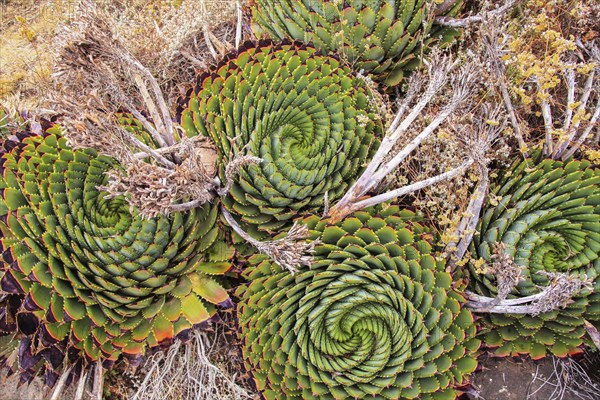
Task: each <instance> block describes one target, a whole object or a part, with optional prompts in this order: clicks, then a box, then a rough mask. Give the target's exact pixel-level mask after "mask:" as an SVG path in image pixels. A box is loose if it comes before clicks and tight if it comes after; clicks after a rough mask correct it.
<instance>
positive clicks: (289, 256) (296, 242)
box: [221, 206, 319, 275]
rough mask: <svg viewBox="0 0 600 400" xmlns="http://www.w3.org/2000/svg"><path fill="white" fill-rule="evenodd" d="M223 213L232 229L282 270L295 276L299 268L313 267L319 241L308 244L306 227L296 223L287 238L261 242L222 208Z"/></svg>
mask: <svg viewBox="0 0 600 400" xmlns="http://www.w3.org/2000/svg"><path fill="white" fill-rule="evenodd" d="M221 212H222V213H223V216H224V217H225V220H226V221H227V223H228V224H229V226H231V228H232V229H233V230H234V231H235V232H236V233H237V234H238V235H240V236H241V237H242V239H244V240H245V241H247V242H248V243H250V244H251V245H252V246H254V247H256V249H257V250H258V251H260V252H261V253H263V254H266V255H267V256H269V257H270V258H271V259H272V260H273V261H274V262H276V263H277V264H279V266H281V267H282V268H285V269H287V270H288V271H290V273H291V274H292V275H293V274H294V273H295V272H297V271H298V268H299V267H301V266H303V265H305V266H309V265H311V263H312V261H313V258H312V253H313V251H314V249H315V246H317V245H318V244H319V240H313V241H310V242H307V241H306V240H305V239H306V238H307V237H308V228H307V227H306V226H305V225H300V224H298V223H294V225H293V226H292V228H290V230H289V231H288V233H287V234H286V235H285V237H283V238H281V239H275V240H273V241H269V242H261V241H259V240H256V239H254V238H253V237H252V236H250V235H249V234H248V233H246V232H245V231H244V230H243V229H242V228H241V227H240V225H239V224H238V222H237V221H236V220H235V218H233V216H232V215H231V214H230V213H229V211H227V210H226V209H225V207H223V206H221Z"/></svg>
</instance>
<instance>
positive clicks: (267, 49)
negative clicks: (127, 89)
mask: <svg viewBox="0 0 600 400" xmlns="http://www.w3.org/2000/svg"><path fill="white" fill-rule="evenodd" d="M178 114H179V118H180V121H181V125H182V126H183V127H184V129H185V131H186V132H187V134H188V135H190V136H194V135H204V136H207V137H210V138H211V139H212V140H213V141H214V143H215V144H216V146H217V151H218V153H219V154H218V157H219V160H218V165H219V167H218V168H219V178H220V179H221V181H222V182H226V181H227V180H228V179H229V178H231V177H232V178H233V184H232V186H231V190H230V191H229V193H228V194H227V196H225V197H223V200H222V202H223V204H224V206H225V208H226V209H227V210H228V211H229V212H230V213H231V214H232V215H233V216H234V217H235V218H236V219H237V220H238V221H239V222H240V223H241V224H242V226H243V227H244V229H246V230H247V231H248V232H250V233H251V234H254V236H258V237H260V235H261V234H262V235H263V236H264V234H265V233H268V234H269V235H271V234H278V233H280V232H281V230H283V229H285V228H287V227H289V226H290V225H291V221H292V219H293V218H295V217H296V216H297V215H299V214H303V213H308V212H320V211H318V210H321V211H322V209H323V207H324V205H325V203H326V201H327V200H329V202H330V203H331V202H333V201H335V200H336V199H338V198H340V197H341V196H342V195H343V194H344V193H345V192H346V190H347V189H348V188H349V187H350V185H351V184H352V183H353V181H354V180H355V179H356V178H357V177H358V176H359V175H360V173H361V171H362V169H363V164H365V162H366V161H367V160H368V159H369V156H370V155H372V154H373V153H374V151H375V150H376V147H377V145H378V143H379V142H378V140H377V137H380V136H381V135H382V131H383V127H382V123H381V120H380V118H378V117H377V116H376V107H375V106H374V105H373V104H372V103H371V102H370V98H369V88H368V87H367V86H366V84H365V82H364V81H362V80H361V79H359V78H357V77H355V76H354V75H352V73H351V72H350V70H349V69H347V68H343V67H341V66H340V63H339V61H338V60H336V59H335V58H334V57H328V56H320V55H318V54H317V51H316V50H315V49H314V48H310V47H306V46H304V45H301V44H298V43H289V42H283V43H279V44H273V43H271V42H269V41H261V42H259V43H257V44H255V43H251V42H248V43H246V44H245V45H244V46H242V47H241V48H240V49H238V51H237V53H235V54H231V55H230V56H228V57H227V58H225V60H223V61H222V62H221V63H220V64H219V65H218V66H217V68H216V69H215V71H214V72H212V73H206V74H203V75H200V76H199V77H198V80H197V84H196V86H195V88H193V89H191V90H190V91H189V93H188V95H187V97H186V98H184V99H181V100H180V102H179V112H178ZM248 155H250V156H255V157H259V158H261V159H262V162H260V163H254V164H250V165H245V166H242V167H241V168H240V169H239V173H237V174H230V175H229V176H228V172H227V166H228V165H229V163H231V162H232V161H234V160H236V158H239V157H242V156H248ZM261 232H262V233H261Z"/></svg>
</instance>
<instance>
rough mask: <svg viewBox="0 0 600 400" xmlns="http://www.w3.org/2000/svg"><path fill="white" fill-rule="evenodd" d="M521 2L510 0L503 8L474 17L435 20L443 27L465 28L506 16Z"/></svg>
mask: <svg viewBox="0 0 600 400" xmlns="http://www.w3.org/2000/svg"><path fill="white" fill-rule="evenodd" d="M518 2H519V0H510V1H508V2H506V3H505V4H504V5H503V6H501V7H498V8H496V9H494V10H492V11H482V12H481V13H479V14H477V15H473V16H470V17H467V18H461V19H457V18H452V17H437V18H436V19H435V23H436V24H438V25H442V26H447V27H450V28H465V27H467V26H469V25H471V24H475V23H480V22H484V21H487V20H489V19H490V18H492V17H497V16H500V15H502V14H505V13H506V12H507V11H509V10H510V9H511V8H513V7H514V6H515V5H516V4H517V3H518Z"/></svg>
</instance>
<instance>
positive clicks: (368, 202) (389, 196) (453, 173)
mask: <svg viewBox="0 0 600 400" xmlns="http://www.w3.org/2000/svg"><path fill="white" fill-rule="evenodd" d="M471 165H473V160H472V159H468V160H467V161H465V162H463V163H462V164H461V165H460V166H458V167H456V168H454V169H452V170H450V171H448V172H444V173H443V174H440V175H437V176H434V177H431V178H428V179H424V180H422V181H419V182H416V183H413V184H410V185H407V186H403V187H401V188H398V189H394V190H391V191H389V192H385V193H382V194H380V195H377V196H373V197H369V198H367V199H365V200H361V201H357V202H355V203H353V204H352V205H351V206H350V212H354V211H357V210H362V209H364V208H367V207H371V206H374V205H377V204H380V203H383V202H386V201H389V200H393V199H395V198H397V197H400V196H405V195H407V194H410V193H414V192H416V191H418V190H421V189H424V188H426V187H428V186H431V185H435V184H436V183H439V182H443V181H447V180H450V179H452V178H455V177H457V176H458V175H460V174H462V173H463V172H464V171H465V170H466V169H468V168H469V167H470V166H471Z"/></svg>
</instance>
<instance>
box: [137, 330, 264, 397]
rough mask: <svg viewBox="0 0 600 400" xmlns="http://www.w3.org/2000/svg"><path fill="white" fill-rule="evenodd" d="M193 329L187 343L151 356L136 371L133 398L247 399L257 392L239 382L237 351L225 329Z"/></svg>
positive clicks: (181, 343)
mask: <svg viewBox="0 0 600 400" xmlns="http://www.w3.org/2000/svg"><path fill="white" fill-rule="evenodd" d="M217 329H218V330H220V331H217V332H214V333H212V334H207V333H202V332H198V331H194V332H192V333H191V338H190V340H189V341H188V342H186V343H183V342H181V341H180V340H177V341H175V343H174V344H173V345H171V347H170V348H169V350H168V351H162V352H158V353H156V354H154V355H153V356H151V357H149V358H148V359H147V361H146V362H145V363H144V364H143V366H142V367H141V370H140V371H139V373H138V374H137V379H138V382H137V390H136V393H135V394H134V395H133V397H131V399H132V400H176V399H189V400H193V399H196V400H244V399H254V398H256V394H255V393H253V392H252V391H251V390H249V389H248V388H246V387H244V386H242V385H240V378H241V371H240V369H241V368H240V365H239V363H240V360H239V357H238V355H237V351H236V350H235V348H234V347H233V346H232V344H231V343H229V341H228V339H227V338H226V337H225V335H224V332H223V331H222V328H217Z"/></svg>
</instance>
